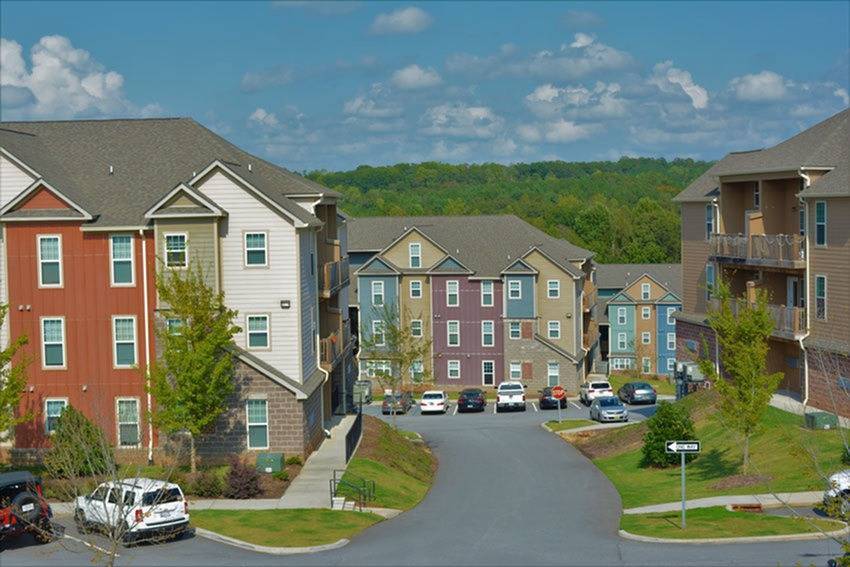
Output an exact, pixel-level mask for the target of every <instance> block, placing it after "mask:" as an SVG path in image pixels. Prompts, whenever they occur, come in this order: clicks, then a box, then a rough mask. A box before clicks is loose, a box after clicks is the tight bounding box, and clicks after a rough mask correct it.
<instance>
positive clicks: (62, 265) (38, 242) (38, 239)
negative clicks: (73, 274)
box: [36, 234, 65, 289]
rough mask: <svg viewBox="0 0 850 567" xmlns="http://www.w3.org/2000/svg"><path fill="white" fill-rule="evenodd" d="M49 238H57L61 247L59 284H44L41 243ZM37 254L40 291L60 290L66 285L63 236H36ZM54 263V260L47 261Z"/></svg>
mask: <svg viewBox="0 0 850 567" xmlns="http://www.w3.org/2000/svg"><path fill="white" fill-rule="evenodd" d="M48 238H56V239H57V242H58V246H59V283H58V284H44V283H41V282H42V278H41V263H42V260H41V241H42V240H45V239H48ZM36 254H37V255H38V287H39V289H58V288H61V287H63V286H64V285H65V262H64V259H63V256H62V235H61V234H39V235H38V236H36ZM45 261H46V262H52V261H53V260H45Z"/></svg>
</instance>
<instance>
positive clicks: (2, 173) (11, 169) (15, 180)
mask: <svg viewBox="0 0 850 567" xmlns="http://www.w3.org/2000/svg"><path fill="white" fill-rule="evenodd" d="M33 181H35V179H34V178H33V177H32V176H31V175H30V174H29V173H27V172H26V171H24V170H23V169H21V168H19V167H18V166H17V165H15V164H14V162H12V161H10V160H8V159H6V156H3V155H0V207H2V206H3V205H5V204H6V203H8V202H9V201H11V200H12V198H14V197H16V196H17V195H18V194H19V193H20V192H21V191H23V190H24V189H26V188H27V187H29V186H30V185H32V182H33Z"/></svg>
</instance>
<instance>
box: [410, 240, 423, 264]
mask: <svg viewBox="0 0 850 567" xmlns="http://www.w3.org/2000/svg"><path fill="white" fill-rule="evenodd" d="M414 247H416V248H418V249H419V251H418V252H417V253H416V254H414V253H413V248H414ZM413 258H417V259H418V260H419V265H418V266H414V265H413ZM407 263H408V268H414V269H416V268H421V267H422V243H421V242H411V243H409V244H408V245H407Z"/></svg>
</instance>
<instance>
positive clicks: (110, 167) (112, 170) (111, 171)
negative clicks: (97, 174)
mask: <svg viewBox="0 0 850 567" xmlns="http://www.w3.org/2000/svg"><path fill="white" fill-rule="evenodd" d="M113 173H115V168H114V167H112V166H111V165H110V166H109V175H112V174H113Z"/></svg>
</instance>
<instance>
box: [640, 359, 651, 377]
mask: <svg viewBox="0 0 850 567" xmlns="http://www.w3.org/2000/svg"><path fill="white" fill-rule="evenodd" d="M641 371H642V372H643V373H644V374H649V373H650V372H652V360H651V359H650V358H649V357H648V356H644V357H643V359H642V360H641Z"/></svg>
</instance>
